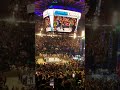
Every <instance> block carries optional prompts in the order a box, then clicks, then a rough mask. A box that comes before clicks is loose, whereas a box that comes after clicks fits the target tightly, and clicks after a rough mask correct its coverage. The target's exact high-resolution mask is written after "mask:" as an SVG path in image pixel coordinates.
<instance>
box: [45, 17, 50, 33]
mask: <svg viewBox="0 0 120 90" xmlns="http://www.w3.org/2000/svg"><path fill="white" fill-rule="evenodd" d="M45 28H46V31H47V32H48V31H51V25H50V17H49V16H47V17H45Z"/></svg>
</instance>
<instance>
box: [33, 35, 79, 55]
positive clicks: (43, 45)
mask: <svg viewBox="0 0 120 90" xmlns="http://www.w3.org/2000/svg"><path fill="white" fill-rule="evenodd" d="M35 44H36V52H38V53H37V54H39V53H51V54H55V53H56V54H60V53H62V54H63V53H64V54H66V53H67V54H68V55H70V54H71V55H74V54H75V53H79V52H80V39H78V38H77V39H73V38H70V37H47V36H46V37H40V36H36V39H35Z"/></svg>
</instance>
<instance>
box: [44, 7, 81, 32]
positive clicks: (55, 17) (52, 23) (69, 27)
mask: <svg viewBox="0 0 120 90" xmlns="http://www.w3.org/2000/svg"><path fill="white" fill-rule="evenodd" d="M43 18H44V20H45V28H46V31H47V32H49V31H56V32H76V31H77V25H78V22H79V19H80V18H81V13H79V12H74V11H69V10H61V9H48V10H45V11H44V12H43Z"/></svg>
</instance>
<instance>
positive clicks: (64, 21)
mask: <svg viewBox="0 0 120 90" xmlns="http://www.w3.org/2000/svg"><path fill="white" fill-rule="evenodd" d="M76 23H77V19H75V18H69V17H62V16H54V24H53V26H54V31H58V32H74V31H75V29H76V26H77V24H76Z"/></svg>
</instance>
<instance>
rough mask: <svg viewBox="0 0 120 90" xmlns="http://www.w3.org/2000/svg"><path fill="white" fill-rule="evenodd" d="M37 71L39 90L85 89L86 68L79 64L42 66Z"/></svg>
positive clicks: (38, 66) (37, 86)
mask: <svg viewBox="0 0 120 90" xmlns="http://www.w3.org/2000/svg"><path fill="white" fill-rule="evenodd" d="M36 67H37V70H36V88H37V90H48V88H49V90H82V89H84V79H85V74H84V68H83V67H80V63H79V62H75V61H73V62H72V63H69V64H64V65H61V64H52V63H48V64H40V65H37V66H36Z"/></svg>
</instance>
